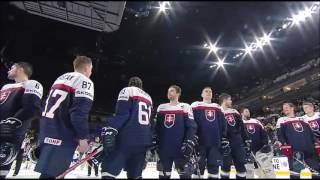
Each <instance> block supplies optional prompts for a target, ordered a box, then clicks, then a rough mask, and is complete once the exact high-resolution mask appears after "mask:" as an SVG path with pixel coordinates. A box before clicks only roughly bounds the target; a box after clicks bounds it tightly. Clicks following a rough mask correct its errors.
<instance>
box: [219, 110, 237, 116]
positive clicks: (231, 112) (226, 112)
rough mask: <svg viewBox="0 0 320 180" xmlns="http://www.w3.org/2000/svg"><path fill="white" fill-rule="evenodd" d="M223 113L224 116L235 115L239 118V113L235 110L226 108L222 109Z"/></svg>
mask: <svg viewBox="0 0 320 180" xmlns="http://www.w3.org/2000/svg"><path fill="white" fill-rule="evenodd" d="M221 109H222V108H221ZM223 112H224V113H225V114H237V115H239V116H240V113H239V112H238V111H237V110H236V109H232V108H227V109H224V110H223Z"/></svg>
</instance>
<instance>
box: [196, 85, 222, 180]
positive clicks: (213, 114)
mask: <svg viewBox="0 0 320 180" xmlns="http://www.w3.org/2000/svg"><path fill="white" fill-rule="evenodd" d="M201 97H202V99H203V101H201V102H200V101H196V102H194V103H192V104H191V107H192V110H193V115H194V120H195V121H196V123H197V125H198V133H197V134H198V137H199V151H200V160H199V166H200V174H201V176H202V178H203V175H204V169H205V168H206V167H207V168H208V178H219V165H222V154H221V152H220V149H221V141H226V136H227V125H226V121H225V119H224V114H223V112H222V109H221V107H220V105H218V104H216V103H212V89H211V88H210V87H205V88H203V90H202V94H201ZM198 178H199V177H198Z"/></svg>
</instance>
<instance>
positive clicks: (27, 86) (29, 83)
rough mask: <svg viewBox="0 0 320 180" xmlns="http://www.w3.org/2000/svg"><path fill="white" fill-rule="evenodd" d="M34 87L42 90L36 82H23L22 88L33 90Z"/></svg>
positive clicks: (40, 85)
mask: <svg viewBox="0 0 320 180" xmlns="http://www.w3.org/2000/svg"><path fill="white" fill-rule="evenodd" d="M36 85H38V86H39V88H42V84H41V83H40V82H38V81H36V80H27V81H25V82H23V87H24V88H35V86H36Z"/></svg>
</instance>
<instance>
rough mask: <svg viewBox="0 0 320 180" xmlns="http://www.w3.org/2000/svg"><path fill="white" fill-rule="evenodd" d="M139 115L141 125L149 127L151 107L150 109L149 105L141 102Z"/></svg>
mask: <svg viewBox="0 0 320 180" xmlns="http://www.w3.org/2000/svg"><path fill="white" fill-rule="evenodd" d="M138 113H139V114H138V116H139V117H138V119H139V123H140V124H142V125H148V124H149V122H150V121H149V119H150V115H151V106H149V107H148V105H147V104H146V103H145V102H142V101H140V102H139V112H138Z"/></svg>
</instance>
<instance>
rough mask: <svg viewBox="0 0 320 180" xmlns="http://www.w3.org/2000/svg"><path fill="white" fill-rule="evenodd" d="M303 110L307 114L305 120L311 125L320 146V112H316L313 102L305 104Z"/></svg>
mask: <svg viewBox="0 0 320 180" xmlns="http://www.w3.org/2000/svg"><path fill="white" fill-rule="evenodd" d="M302 108H303V111H304V113H305V115H304V116H302V118H303V120H304V121H305V122H306V123H308V124H309V126H310V128H311V130H312V132H313V134H314V136H315V137H316V141H317V143H318V144H320V112H314V106H313V104H312V103H311V102H307V101H305V102H303V103H302Z"/></svg>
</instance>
